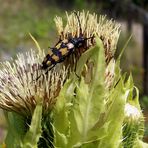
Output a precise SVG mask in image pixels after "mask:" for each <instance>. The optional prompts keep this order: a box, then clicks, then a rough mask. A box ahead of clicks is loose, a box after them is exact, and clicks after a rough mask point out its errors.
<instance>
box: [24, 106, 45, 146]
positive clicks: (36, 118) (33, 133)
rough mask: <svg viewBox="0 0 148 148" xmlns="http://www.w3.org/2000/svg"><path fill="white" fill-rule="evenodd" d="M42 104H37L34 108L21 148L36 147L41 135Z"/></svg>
mask: <svg viewBox="0 0 148 148" xmlns="http://www.w3.org/2000/svg"><path fill="white" fill-rule="evenodd" d="M41 121H42V104H38V105H37V106H36V108H35V110H34V113H33V116H32V121H31V125H30V128H29V131H28V132H27V133H26V135H25V138H24V143H23V148H37V145H38V141H39V138H40V137H41V133H42V127H41Z"/></svg>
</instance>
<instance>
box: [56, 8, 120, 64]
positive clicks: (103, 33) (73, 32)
mask: <svg viewBox="0 0 148 148" xmlns="http://www.w3.org/2000/svg"><path fill="white" fill-rule="evenodd" d="M66 16H67V24H66V26H65V27H64V26H63V20H62V18H61V17H56V18H55V23H56V26H57V31H58V34H59V35H60V36H61V38H62V39H68V38H69V36H72V37H79V36H80V27H81V28H82V34H83V37H85V38H89V37H92V36H93V35H97V36H98V37H99V38H100V39H101V40H102V42H103V45H104V49H105V56H106V62H107V63H108V62H109V61H110V59H111V58H112V57H113V56H114V53H115V49H116V45H117V42H118V38H119V34H120V30H119V28H120V25H119V24H117V23H115V22H114V21H113V20H107V19H106V16H100V17H99V18H98V16H97V15H96V14H95V13H93V14H90V13H89V12H84V11H83V12H78V17H79V20H80V24H79V21H78V18H77V16H76V15H75V14H74V13H71V14H70V15H69V14H68V13H66ZM94 44H95V41H91V40H88V41H87V48H86V49H81V50H82V52H84V51H85V50H87V49H88V48H89V47H90V46H92V45H94ZM79 52H81V51H79ZM82 52H81V53H82Z"/></svg>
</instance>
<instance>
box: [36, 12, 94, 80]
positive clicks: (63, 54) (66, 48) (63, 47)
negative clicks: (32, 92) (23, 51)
mask: <svg viewBox="0 0 148 148" xmlns="http://www.w3.org/2000/svg"><path fill="white" fill-rule="evenodd" d="M74 13H75V15H76V17H77V19H78V24H79V28H80V30H79V32H80V36H79V37H69V38H68V39H64V40H61V38H60V39H59V41H58V43H57V44H56V45H55V47H53V48H50V50H49V53H48V54H47V55H46V57H45V58H44V60H43V62H42V66H41V69H43V70H47V71H46V73H45V74H47V73H48V71H49V70H51V69H52V68H53V67H54V66H55V65H56V64H58V63H61V62H63V61H64V60H65V58H67V57H68V56H69V55H71V54H72V53H73V52H74V51H75V49H76V48H80V47H83V45H84V44H85V43H86V40H88V39H92V38H94V36H92V37H89V38H84V37H83V33H82V28H81V23H80V19H79V16H78V14H77V12H75V11H74ZM40 76H41V75H40ZM40 76H39V77H37V79H39V78H40ZM37 79H36V80H37Z"/></svg>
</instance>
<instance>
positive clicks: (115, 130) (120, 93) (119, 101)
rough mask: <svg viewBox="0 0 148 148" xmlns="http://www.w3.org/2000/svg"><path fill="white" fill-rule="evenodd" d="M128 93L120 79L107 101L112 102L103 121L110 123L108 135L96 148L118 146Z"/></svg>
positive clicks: (114, 147)
mask: <svg viewBox="0 0 148 148" xmlns="http://www.w3.org/2000/svg"><path fill="white" fill-rule="evenodd" d="M128 93H129V90H128V89H127V90H126V89H124V86H123V81H122V79H121V81H120V82H119V83H118V84H117V86H116V88H115V89H114V91H113V92H112V94H110V99H109V100H112V103H111V104H110V105H109V108H108V110H107V115H106V120H105V122H110V124H109V127H108V134H107V136H106V137H104V138H103V139H102V140H101V141H100V143H99V146H98V148H102V147H111V148H116V147H118V146H119V144H120V142H121V137H122V123H123V119H124V107H125V103H126V99H127V96H128Z"/></svg>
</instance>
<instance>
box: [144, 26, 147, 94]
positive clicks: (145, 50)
mask: <svg viewBox="0 0 148 148" xmlns="http://www.w3.org/2000/svg"><path fill="white" fill-rule="evenodd" d="M143 68H144V76H143V88H144V92H143V93H144V95H148V24H147V23H146V24H144V25H143Z"/></svg>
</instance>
